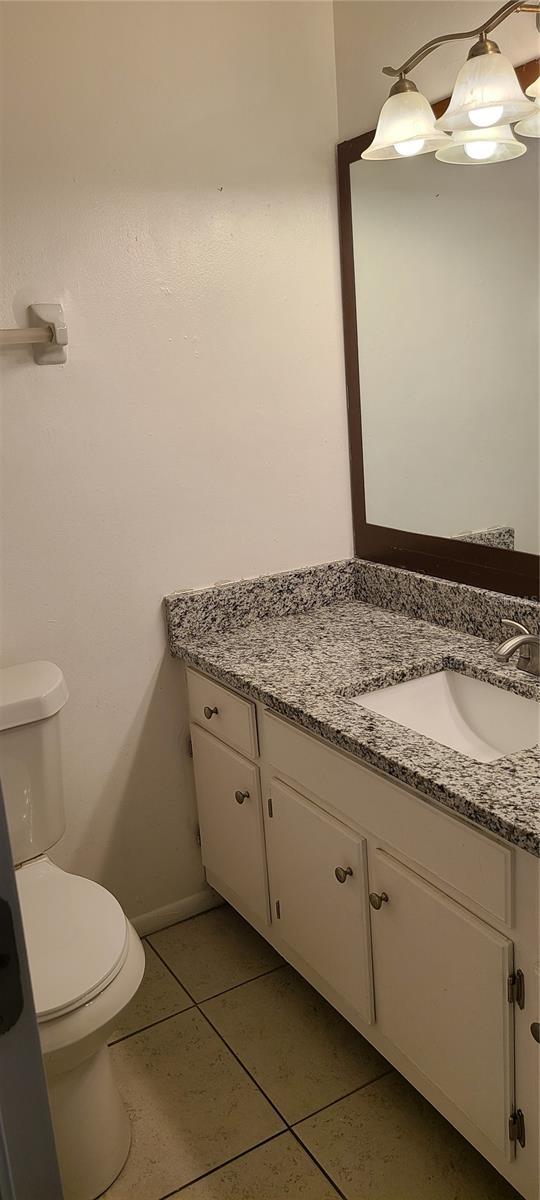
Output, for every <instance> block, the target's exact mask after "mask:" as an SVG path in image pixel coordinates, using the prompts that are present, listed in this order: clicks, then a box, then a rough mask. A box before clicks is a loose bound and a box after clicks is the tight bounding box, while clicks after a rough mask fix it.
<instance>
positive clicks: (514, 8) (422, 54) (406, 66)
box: [383, 0, 540, 76]
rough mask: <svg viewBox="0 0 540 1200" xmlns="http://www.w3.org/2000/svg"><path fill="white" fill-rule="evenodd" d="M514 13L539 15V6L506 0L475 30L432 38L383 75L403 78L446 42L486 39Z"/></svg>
mask: <svg viewBox="0 0 540 1200" xmlns="http://www.w3.org/2000/svg"><path fill="white" fill-rule="evenodd" d="M514 12H534V13H537V14H538V13H540V4H523V3H522V2H521V0H508V3H507V4H503V6H502V8H499V9H497V12H495V13H493V16H492V17H490V18H489V20H487V21H484V23H483V24H482V25H479V26H478V28H477V29H469V30H466V31H463V32H459V33H445V34H443V35H442V36H441V37H435V38H432V39H431V41H430V42H426V44H425V45H424V46H421V47H420V49H419V50H416V51H415V53H414V54H411V56H410V58H408V59H407V61H406V62H404V63H403V64H402V66H401V67H383V75H392V76H405V75H408V73H409V71H412V70H413V69H414V67H417V66H418V63H421V62H422V60H423V59H424V58H427V56H428V54H432V52H433V51H434V50H437V49H438V47H439V46H443V45H444V44H445V43H446V42H459V41H462V40H464V39H467V38H478V37H486V35H487V34H488V33H491V31H492V29H496V28H497V25H500V24H501V23H502V22H503V21H505V20H506V18H507V17H510V16H511V15H512V13H514Z"/></svg>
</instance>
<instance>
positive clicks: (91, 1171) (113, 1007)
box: [17, 856, 144, 1200]
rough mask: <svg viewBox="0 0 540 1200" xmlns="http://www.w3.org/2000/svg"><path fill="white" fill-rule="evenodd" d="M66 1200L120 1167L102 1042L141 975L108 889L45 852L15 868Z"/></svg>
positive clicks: (124, 1151) (121, 1137) (125, 1145)
mask: <svg viewBox="0 0 540 1200" xmlns="http://www.w3.org/2000/svg"><path fill="white" fill-rule="evenodd" d="M17 884H18V891H19V900H20V905H21V914H22V919H23V925H24V932H25V939H26V944H27V950H28V961H29V964H30V974H31V977H32V989H33V993H34V1004H35V1008H36V1016H37V1020H38V1029H39V1035H40V1040H41V1049H42V1052H43V1058H44V1064H45V1072H46V1077H47V1086H48V1091H49V1100H50V1105H51V1115H52V1120H53V1127H54V1135H55V1141H56V1150H57V1154H58V1161H59V1165H60V1172H61V1175H62V1185H63V1189H64V1200H94V1198H95V1197H96V1196H99V1195H101V1193H102V1192H103V1191H104V1190H105V1189H106V1188H107V1187H109V1185H110V1184H111V1183H112V1181H113V1180H114V1179H115V1178H116V1176H117V1175H118V1174H119V1173H120V1171H121V1170H122V1167H123V1166H124V1163H125V1161H126V1158H127V1156H128V1153H129V1148H130V1142H131V1130H130V1122H129V1118H128V1115H127V1113H126V1110H125V1108H124V1105H123V1102H122V1100H121V1097H120V1095H119V1092H118V1089H117V1087H116V1084H115V1082H114V1079H113V1076H112V1071H111V1065H110V1059H109V1050H108V1046H107V1038H108V1035H109V1034H110V1032H111V1030H112V1029H113V1027H114V1025H115V1023H116V1021H117V1020H118V1017H119V1014H120V1013H121V1012H122V1010H123V1009H124V1008H125V1007H126V1005H127V1004H129V1001H130V1000H131V999H132V997H133V996H134V994H135V992H136V991H137V988H138V987H139V984H140V982H141V979H142V976H143V973H144V951H143V948H142V945H141V942H140V939H139V937H138V936H137V934H136V933H135V930H134V929H133V927H132V926H131V925H130V923H129V921H127V920H126V917H125V916H124V913H123V911H122V909H121V907H120V905H119V904H118V902H117V900H115V899H114V897H113V896H111V895H110V893H109V892H107V891H106V890H105V888H102V887H100V886H99V884H96V883H92V882H91V881H90V880H89V879H83V878H81V877H80V876H78V875H70V874H68V872H66V871H62V870H61V869H60V868H59V867H57V866H55V865H54V864H53V863H52V862H51V861H50V859H48V858H47V857H46V856H41V857H40V858H37V859H34V860H33V861H32V862H30V863H26V864H24V865H23V866H21V867H19V868H18V870H17Z"/></svg>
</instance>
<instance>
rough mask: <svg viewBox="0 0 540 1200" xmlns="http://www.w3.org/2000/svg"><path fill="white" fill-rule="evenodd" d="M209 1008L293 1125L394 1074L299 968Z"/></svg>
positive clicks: (206, 1007)
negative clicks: (364, 1085) (379, 1077)
mask: <svg viewBox="0 0 540 1200" xmlns="http://www.w3.org/2000/svg"><path fill="white" fill-rule="evenodd" d="M202 1009H203V1011H204V1012H205V1013H206V1014H207V1016H208V1017H209V1018H210V1020H211V1022H212V1024H213V1025H215V1027H216V1029H218V1030H219V1032H220V1033H221V1034H223V1037H224V1038H225V1040H226V1042H227V1043H228V1045H230V1046H231V1048H232V1049H233V1050H234V1052H235V1054H237V1055H238V1057H239V1058H240V1059H241V1061H242V1062H243V1063H244V1065H245V1066H246V1067H247V1068H248V1070H249V1071H250V1072H251V1073H252V1075H253V1076H254V1078H255V1079H256V1080H257V1082H258V1083H260V1085H261V1087H262V1088H263V1089H264V1091H265V1092H266V1094H267V1095H268V1096H269V1097H270V1099H271V1100H272V1101H273V1103H274V1104H275V1105H276V1107H277V1108H278V1109H279V1111H280V1112H281V1113H282V1115H283V1116H284V1117H285V1119H286V1121H288V1122H289V1124H292V1123H293V1122H295V1121H300V1120H301V1119H302V1117H306V1116H307V1115H308V1114H309V1113H313V1112H315V1111H316V1109H318V1108H322V1106H323V1105H324V1104H330V1103H331V1102H332V1101H334V1100H337V1099H338V1097H340V1096H344V1095H346V1093H347V1092H350V1091H352V1089H353V1088H356V1087H360V1086H361V1085H363V1084H365V1083H368V1082H369V1081H370V1080H372V1079H376V1078H377V1077H378V1076H379V1075H381V1074H382V1073H383V1072H384V1071H386V1070H389V1069H390V1068H389V1066H388V1063H387V1062H386V1060H385V1059H384V1058H381V1056H380V1055H379V1054H377V1052H376V1051H375V1050H374V1049H373V1048H372V1046H370V1045H369V1043H368V1042H366V1041H365V1039H364V1038H363V1037H361V1035H360V1034H359V1033H357V1032H356V1030H355V1029H353V1028H352V1026H351V1025H349V1024H348V1022H347V1021H344V1020H343V1018H342V1017H340V1016H339V1014H338V1013H337V1012H335V1010H334V1009H333V1008H331V1007H330V1005H329V1004H327V1003H326V1001H325V1000H323V999H322V997H321V996H319V995H318V993H317V992H315V991H314V990H313V988H311V987H310V986H309V984H307V983H306V982H305V981H304V980H303V979H301V977H300V976H299V975H298V974H297V973H296V971H293V969H292V967H283V968H282V970H281V971H274V972H273V973H272V974H271V975H265V976H263V978H262V979H256V980H254V981H253V982H252V983H246V984H244V986H243V987H239V988H236V989H235V990H234V991H232V992H226V993H225V995H223V996H217V997H216V998H215V999H213V1000H209V1001H207V1003H206V1004H203V1005H202Z"/></svg>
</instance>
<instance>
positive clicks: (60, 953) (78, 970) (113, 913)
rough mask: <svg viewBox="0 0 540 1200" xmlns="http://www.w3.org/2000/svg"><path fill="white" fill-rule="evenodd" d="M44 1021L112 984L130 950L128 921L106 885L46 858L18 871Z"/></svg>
mask: <svg viewBox="0 0 540 1200" xmlns="http://www.w3.org/2000/svg"><path fill="white" fill-rule="evenodd" d="M16 878H17V885H18V892H19V902H20V905H21V914H22V919H23V925H24V933H25V938H26V945H27V951H28V962H29V967H30V975H31V979H32V990H33V993H34V1004H35V1008H36V1015H37V1018H38V1021H39V1022H40V1023H41V1022H44V1021H50V1020H53V1019H54V1018H57V1017H60V1016H62V1014H64V1013H69V1012H72V1011H73V1010H74V1009H77V1008H80V1007H81V1006H82V1005H84V1004H86V1003H87V1002H88V1001H89V1000H92V999H93V998H94V997H95V996H97V995H98V994H99V993H100V992H102V991H103V990H104V988H106V987H107V986H108V984H109V983H111V981H112V980H113V979H114V978H115V976H116V975H117V974H118V972H119V971H120V969H121V967H122V966H123V964H124V962H125V960H126V956H127V952H128V922H127V920H126V917H125V914H124V912H123V911H122V909H121V907H120V905H119V903H118V901H117V900H115V898H114V896H111V894H110V892H107V891H106V889H105V888H103V887H101V886H100V884H98V883H94V882H93V881H92V880H90V879H84V878H83V877H82V876H80V875H71V874H69V873H68V872H67V871H62V870H61V868H60V867H57V866H55V865H54V863H52V862H51V861H50V859H48V858H47V857H45V856H42V857H40V858H36V859H33V860H32V862H29V863H25V864H24V865H23V866H21V867H19V868H18V870H17V872H16Z"/></svg>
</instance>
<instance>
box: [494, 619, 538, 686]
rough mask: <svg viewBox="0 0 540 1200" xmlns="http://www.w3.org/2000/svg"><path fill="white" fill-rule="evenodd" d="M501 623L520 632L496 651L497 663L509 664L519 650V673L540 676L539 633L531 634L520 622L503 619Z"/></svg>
mask: <svg viewBox="0 0 540 1200" xmlns="http://www.w3.org/2000/svg"><path fill="white" fill-rule="evenodd" d="M501 623H502V624H503V625H506V626H508V628H509V629H516V630H517V631H518V632H517V633H515V634H514V635H513V637H509V638H507V640H506V641H505V642H502V643H501V645H500V646H499V647H498V648H497V650H496V651H495V658H496V659H497V662H508V661H509V659H510V658H511V657H512V655H513V654H514V653H515V651H516V650H519V658H518V660H517V668H518V671H527V674H528V675H540V636H539V635H538V634H537V633H530V632H529V630H528V629H527V626H526V625H522V624H521V623H520V622H519V621H507V620H505V619H503V621H502V622H501Z"/></svg>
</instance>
